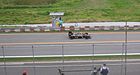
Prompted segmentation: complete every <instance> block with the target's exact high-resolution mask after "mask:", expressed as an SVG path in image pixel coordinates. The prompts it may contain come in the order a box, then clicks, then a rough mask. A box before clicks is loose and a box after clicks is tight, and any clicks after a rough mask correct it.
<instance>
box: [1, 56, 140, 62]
mask: <svg viewBox="0 0 140 75" xmlns="http://www.w3.org/2000/svg"><path fill="white" fill-rule="evenodd" d="M122 59H123V60H124V56H121V55H119V56H94V57H93V56H73V57H64V60H65V61H78V60H122ZM127 59H140V55H128V56H127ZM34 60H35V61H62V57H36V58H34ZM5 61H6V62H31V61H33V58H5ZM0 62H4V59H3V58H0Z"/></svg>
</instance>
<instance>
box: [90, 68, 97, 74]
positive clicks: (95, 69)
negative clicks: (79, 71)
mask: <svg viewBox="0 0 140 75" xmlns="http://www.w3.org/2000/svg"><path fill="white" fill-rule="evenodd" d="M97 73H98V71H97V68H96V67H94V68H93V71H91V75H97Z"/></svg>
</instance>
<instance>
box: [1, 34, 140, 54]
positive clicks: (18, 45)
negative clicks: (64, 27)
mask: <svg viewBox="0 0 140 75" xmlns="http://www.w3.org/2000/svg"><path fill="white" fill-rule="evenodd" d="M90 35H91V37H92V39H88V40H86V39H73V40H70V39H69V38H68V36H67V33H13V34H0V44H1V45H4V50H5V56H30V55H32V54H33V53H32V45H33V46H34V48H33V50H34V53H35V55H62V50H64V52H63V53H64V54H65V55H82V54H92V53H93V50H94V54H111V53H113V54H115V53H123V52H124V46H123V45H124V44H123V43H124V42H125V32H96V33H90ZM127 36H128V46H127V47H128V51H127V52H128V53H140V50H139V49H140V46H139V45H140V43H139V42H140V32H128V35H127ZM86 43H88V44H86ZM93 43H94V49H93ZM62 44H63V46H62ZM62 47H63V49H62ZM2 55H3V54H2V48H0V56H2Z"/></svg>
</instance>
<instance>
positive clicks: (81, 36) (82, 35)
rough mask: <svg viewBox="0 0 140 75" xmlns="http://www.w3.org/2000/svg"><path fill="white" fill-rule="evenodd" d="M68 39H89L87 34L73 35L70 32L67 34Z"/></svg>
mask: <svg viewBox="0 0 140 75" xmlns="http://www.w3.org/2000/svg"><path fill="white" fill-rule="evenodd" d="M68 37H69V38H70V39H91V36H90V35H89V34H88V33H73V32H71V31H69V32H68Z"/></svg>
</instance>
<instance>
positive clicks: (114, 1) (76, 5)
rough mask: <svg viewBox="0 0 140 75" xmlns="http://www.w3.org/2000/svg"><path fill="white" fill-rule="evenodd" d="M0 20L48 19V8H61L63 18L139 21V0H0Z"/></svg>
mask: <svg viewBox="0 0 140 75" xmlns="http://www.w3.org/2000/svg"><path fill="white" fill-rule="evenodd" d="M0 8H1V9H0V24H28V23H51V18H50V16H49V13H50V12H65V15H64V17H63V20H64V22H93V21H140V13H139V12H140V0H0Z"/></svg>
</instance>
